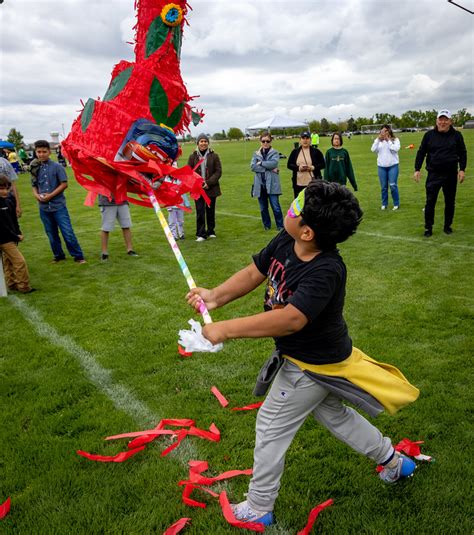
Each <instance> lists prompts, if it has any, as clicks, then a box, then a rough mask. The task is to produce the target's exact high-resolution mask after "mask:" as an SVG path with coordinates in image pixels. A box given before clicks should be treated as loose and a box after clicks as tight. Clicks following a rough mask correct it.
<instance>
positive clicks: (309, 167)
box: [286, 131, 325, 199]
mask: <svg viewBox="0 0 474 535" xmlns="http://www.w3.org/2000/svg"><path fill="white" fill-rule="evenodd" d="M286 166H287V167H288V169H290V171H292V172H293V175H292V177H291V181H292V184H293V193H294V195H295V199H296V197H298V194H299V193H300V192H301V191H302V190H304V188H305V187H306V186H307V185H308V184H309V183H310V182H311V180H314V179H316V178H322V176H321V170H322V169H324V167H325V163H324V156H323V153H322V152H321V151H320V150H319V149H317V148H315V147H312V146H311V134H310V132H307V131H305V132H301V136H300V146H299V147H298V148H297V149H293V150H292V151H291V154H290V157H289V158H288V163H287V164H286Z"/></svg>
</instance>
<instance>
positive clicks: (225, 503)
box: [219, 491, 265, 533]
mask: <svg viewBox="0 0 474 535" xmlns="http://www.w3.org/2000/svg"><path fill="white" fill-rule="evenodd" d="M219 503H220V504H221V509H222V512H223V514H224V518H225V519H226V520H227V522H228V523H229V524H230V525H231V526H234V527H235V528H243V529H250V530H251V531H256V532H257V533H263V532H264V531H265V526H264V525H263V524H262V523H261V522H242V521H241V520H237V519H236V518H235V515H234V513H233V511H232V507H231V506H230V503H229V499H228V498H227V494H226V492H225V491H224V492H221V494H220V496H219Z"/></svg>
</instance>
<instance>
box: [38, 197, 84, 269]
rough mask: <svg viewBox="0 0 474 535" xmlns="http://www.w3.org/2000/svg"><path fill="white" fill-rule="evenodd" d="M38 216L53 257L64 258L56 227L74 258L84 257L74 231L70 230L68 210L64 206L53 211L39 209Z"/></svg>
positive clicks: (80, 258)
mask: <svg viewBox="0 0 474 535" xmlns="http://www.w3.org/2000/svg"><path fill="white" fill-rule="evenodd" d="M40 217H41V221H42V222H43V225H44V230H45V231H46V235H47V236H48V239H49V244H50V245H51V250H52V251H53V255H54V258H56V259H58V260H61V259H64V258H66V255H65V254H64V251H63V248H62V245H61V239H60V238H59V232H58V229H60V230H61V234H62V235H63V239H64V242H65V243H66V247H67V250H68V251H69V253H70V255H71V256H73V257H74V260H82V259H83V258H84V255H83V253H82V249H81V246H80V245H79V242H78V241H77V238H76V235H75V234H74V231H73V230H72V225H71V220H70V219H69V212H68V211H67V208H66V207H65V206H64V207H63V208H60V209H59V210H56V211H55V212H46V211H44V210H40Z"/></svg>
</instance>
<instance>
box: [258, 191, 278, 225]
mask: <svg viewBox="0 0 474 535" xmlns="http://www.w3.org/2000/svg"><path fill="white" fill-rule="evenodd" d="M268 201H270V206H271V207H272V210H273V217H274V218H275V225H276V227H277V229H278V230H281V229H282V228H283V213H282V211H281V207H280V201H279V200H278V195H273V194H268V193H267V190H266V189H265V188H263V187H262V189H261V190H260V197H259V198H258V203H259V204H260V214H261V216H262V222H263V226H264V227H265V228H266V229H269V228H271V226H272V222H271V219H270V213H269V212H268Z"/></svg>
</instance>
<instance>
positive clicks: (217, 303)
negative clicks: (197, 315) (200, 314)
mask: <svg viewBox="0 0 474 535" xmlns="http://www.w3.org/2000/svg"><path fill="white" fill-rule="evenodd" d="M265 279H266V276H265V275H263V273H260V271H259V270H258V269H257V266H256V265H255V264H254V263H252V264H249V265H248V266H247V267H245V268H244V269H242V270H240V271H238V272H237V273H236V274H235V275H232V277H230V278H229V279H227V280H226V281H225V282H223V283H222V284H221V285H220V286H217V287H216V288H213V289H212V290H207V289H206V288H193V289H192V290H191V291H190V292H189V293H188V294H187V295H186V299H187V301H188V303H189V305H191V306H192V307H193V308H194V309H196V311H199V305H200V302H201V301H204V303H205V305H206V307H207V309H208V310H213V309H215V308H219V307H221V306H223V305H225V304H227V303H229V302H230V301H234V300H235V299H237V298H239V297H242V296H244V295H246V294H248V293H250V292H251V291H252V290H255V288H257V286H260V284H262V282H263V281H264V280H265Z"/></svg>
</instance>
